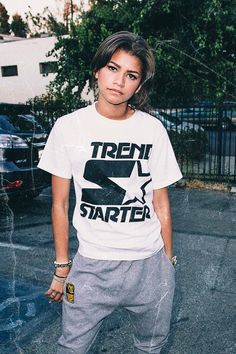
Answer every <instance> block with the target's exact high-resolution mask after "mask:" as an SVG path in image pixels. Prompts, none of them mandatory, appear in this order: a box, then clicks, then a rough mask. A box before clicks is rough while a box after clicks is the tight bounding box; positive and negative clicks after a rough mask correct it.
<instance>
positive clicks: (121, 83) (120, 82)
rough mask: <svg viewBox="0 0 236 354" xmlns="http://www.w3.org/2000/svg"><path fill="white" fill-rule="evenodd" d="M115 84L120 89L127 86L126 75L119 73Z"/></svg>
mask: <svg viewBox="0 0 236 354" xmlns="http://www.w3.org/2000/svg"><path fill="white" fill-rule="evenodd" d="M114 83H115V84H116V85H117V86H119V87H124V86H125V75H123V74H122V73H117V75H116V77H115V81H114Z"/></svg>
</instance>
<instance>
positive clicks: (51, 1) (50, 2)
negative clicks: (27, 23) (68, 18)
mask: <svg viewBox="0 0 236 354" xmlns="http://www.w3.org/2000/svg"><path fill="white" fill-rule="evenodd" d="M0 2H1V3H2V4H3V5H4V6H5V8H6V9H7V12H8V15H10V16H12V15H14V14H15V13H16V12H18V13H19V14H20V15H21V16H22V17H23V18H24V17H25V16H24V13H25V12H27V11H28V6H30V7H31V9H32V13H33V14H36V13H38V12H39V13H42V12H43V9H44V8H45V7H48V8H49V10H50V11H51V12H52V13H53V14H54V15H56V17H57V18H58V19H59V18H60V13H61V12H62V10H63V7H64V2H65V0H0ZM73 2H74V4H76V5H80V3H81V1H80V0H73ZM84 3H86V1H84Z"/></svg>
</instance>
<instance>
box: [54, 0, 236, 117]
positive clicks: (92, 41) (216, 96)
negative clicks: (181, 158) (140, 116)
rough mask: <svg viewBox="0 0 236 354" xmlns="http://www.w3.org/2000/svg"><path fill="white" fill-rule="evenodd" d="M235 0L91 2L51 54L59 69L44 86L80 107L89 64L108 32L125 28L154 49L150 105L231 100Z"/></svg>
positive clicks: (235, 88)
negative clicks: (154, 62)
mask: <svg viewBox="0 0 236 354" xmlns="http://www.w3.org/2000/svg"><path fill="white" fill-rule="evenodd" d="M235 23H236V5H235V0H233V1H232V0H176V1H171V0H159V1H157V0H156V1H155V0H129V1H127V0H125V1H114V0H92V1H90V10H89V11H87V12H83V11H80V13H79V17H78V18H77V21H74V22H73V24H72V26H71V29H70V33H69V36H68V37H63V38H62V37H59V38H58V42H57V44H56V46H55V48H54V50H53V51H52V52H51V55H54V56H56V58H57V59H58V73H57V75H56V78H55V80H54V81H53V82H52V83H51V85H50V86H49V90H48V97H49V98H50V99H54V100H59V101H60V103H61V105H62V106H63V107H64V109H65V111H66V110H68V111H69V110H72V109H75V108H78V107H79V106H81V105H83V104H84V102H82V101H81V92H82V90H83V88H84V86H85V84H86V82H87V81H88V80H89V81H90V79H91V71H90V62H91V59H92V57H93V55H94V53H95V51H96V49H97V47H98V45H99V43H100V42H101V41H102V40H103V39H104V38H105V37H107V36H108V35H109V34H111V33H113V32H116V31H119V30H129V31H133V32H135V33H138V34H140V35H142V36H143V37H144V38H146V39H147V41H148V42H149V43H150V45H151V46H152V47H153V48H154V55H155V58H156V67H157V70H156V76H155V81H154V89H153V93H152V94H151V95H150V99H151V103H152V105H153V106H156V107H157V106H160V105H166V104H169V105H170V104H171V105H179V104H186V103H190V102H191V103H192V102H196V101H200V100H205V99H211V100H222V99H231V100H232V99H234V100H235V98H236V84H235V73H236V71H235V66H236V63H235V53H234V51H233V48H235V47H236V26H235Z"/></svg>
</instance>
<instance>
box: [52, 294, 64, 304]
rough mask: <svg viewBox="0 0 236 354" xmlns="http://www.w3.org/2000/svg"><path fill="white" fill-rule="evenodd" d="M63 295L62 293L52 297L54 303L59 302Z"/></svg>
mask: <svg viewBox="0 0 236 354" xmlns="http://www.w3.org/2000/svg"><path fill="white" fill-rule="evenodd" d="M62 296H63V294H62V293H57V295H56V296H55V297H54V299H53V300H54V301H56V302H61V299H62Z"/></svg>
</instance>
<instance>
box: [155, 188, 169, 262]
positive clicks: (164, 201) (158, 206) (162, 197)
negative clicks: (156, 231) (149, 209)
mask: <svg viewBox="0 0 236 354" xmlns="http://www.w3.org/2000/svg"><path fill="white" fill-rule="evenodd" d="M153 206H154V210H155V212H156V214H157V216H158V219H159V220H160V223H161V235H162V238H163V241H164V248H165V252H166V254H167V256H168V257H169V258H171V257H172V256H173V251H172V223H171V211H170V203H169V197H168V188H167V187H165V188H161V189H155V190H154V193H153Z"/></svg>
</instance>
